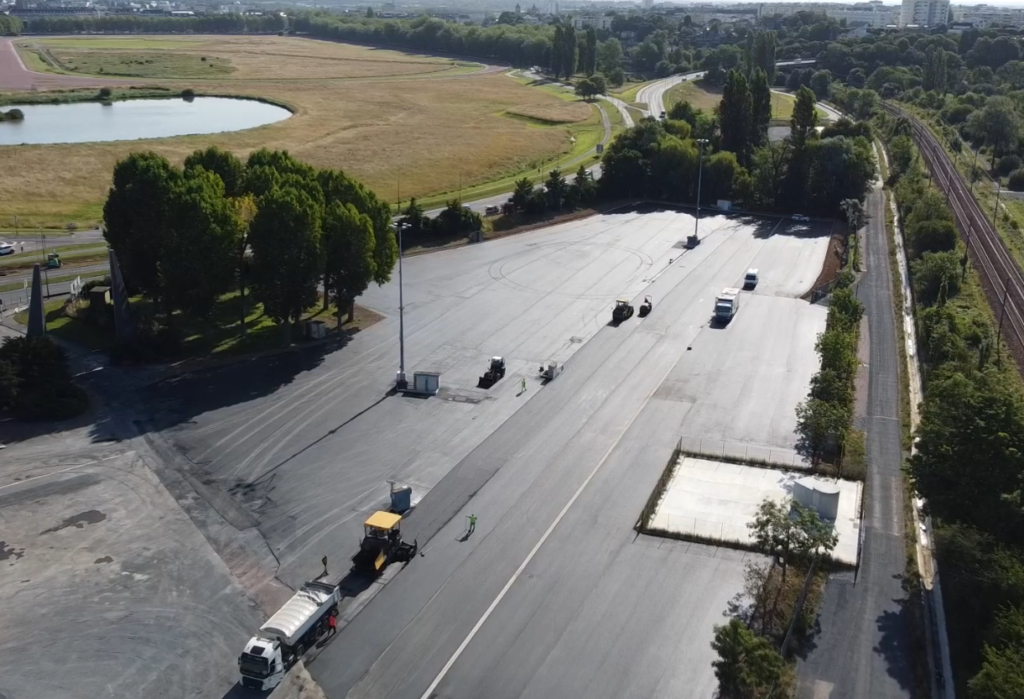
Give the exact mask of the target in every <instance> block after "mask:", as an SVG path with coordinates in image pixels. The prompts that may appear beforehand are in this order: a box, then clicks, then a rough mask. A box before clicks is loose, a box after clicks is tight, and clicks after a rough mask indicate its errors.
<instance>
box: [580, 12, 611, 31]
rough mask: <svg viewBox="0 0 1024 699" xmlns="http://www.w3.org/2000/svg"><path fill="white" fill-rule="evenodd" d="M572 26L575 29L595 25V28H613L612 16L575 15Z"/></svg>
mask: <svg viewBox="0 0 1024 699" xmlns="http://www.w3.org/2000/svg"><path fill="white" fill-rule="evenodd" d="M572 26H573V28H574V29H587V28H589V27H593V28H594V29H611V28H612V18H611V17H605V16H604V15H600V16H598V17H595V16H593V15H590V16H586V17H573V18H572Z"/></svg>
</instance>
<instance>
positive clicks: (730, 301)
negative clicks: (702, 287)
mask: <svg viewBox="0 0 1024 699" xmlns="http://www.w3.org/2000/svg"><path fill="white" fill-rule="evenodd" d="M738 310H740V290H739V289H722V293H720V294H719V295H718V296H717V297H716V298H715V320H717V321H718V322H720V323H728V322H729V321H730V320H732V317H733V316H734V315H736V311H738Z"/></svg>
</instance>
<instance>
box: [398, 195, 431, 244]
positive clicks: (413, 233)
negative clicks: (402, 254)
mask: <svg viewBox="0 0 1024 699" xmlns="http://www.w3.org/2000/svg"><path fill="white" fill-rule="evenodd" d="M398 223H399V225H401V226H404V227H405V228H404V229H403V240H402V242H403V244H404V245H406V246H407V247H408V244H407V243H406V242H405V241H406V240H418V239H420V238H422V237H423V235H424V234H425V233H426V232H427V230H428V229H429V228H430V218H429V217H428V216H427V215H426V214H425V213H424V212H423V207H422V206H420V205H419V203H418V202H417V201H416V198H415V197H413V198H412V199H410V200H409V204H408V206H406V207H405V209H404V210H403V211H402V216H401V218H400V219H399V222H398Z"/></svg>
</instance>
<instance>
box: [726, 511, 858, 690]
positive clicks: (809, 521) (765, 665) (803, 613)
mask: <svg viewBox="0 0 1024 699" xmlns="http://www.w3.org/2000/svg"><path fill="white" fill-rule="evenodd" d="M747 527H748V528H749V530H750V535H751V539H752V540H753V542H754V546H755V548H756V549H757V550H759V551H762V552H763V553H765V554H766V555H768V556H771V560H770V561H768V562H765V563H761V562H750V563H748V564H747V567H746V575H745V584H744V595H745V597H746V599H747V600H749V604H748V605H746V606H737V607H736V608H735V615H734V616H733V617H732V618H731V619H730V620H729V621H728V623H726V624H723V625H720V626H716V627H715V640H714V641H713V642H712V643H711V646H712V648H713V649H714V650H715V652H716V653H717V654H718V659H717V660H716V661H715V662H714V663H713V664H714V668H715V676H716V678H717V679H718V691H719V695H720V696H722V697H731V698H735V699H766V698H767V697H779V696H787V694H788V692H789V690H790V689H791V687H790V684H791V681H792V673H791V672H788V671H787V670H788V667H787V665H786V657H785V656H786V655H788V651H789V650H791V649H793V648H798V647H799V646H800V644H801V643H802V642H803V641H804V640H805V639H806V638H807V636H808V634H809V633H810V631H811V629H812V628H813V623H814V615H815V610H816V609H817V605H818V598H819V596H820V589H821V586H822V584H823V582H824V580H823V576H824V573H823V572H822V571H816V572H815V568H816V565H817V563H816V562H817V561H820V560H821V559H822V558H827V557H828V556H829V555H830V554H831V552H832V550H833V549H834V548H835V546H836V543H837V542H838V536H837V535H836V532H835V529H834V528H833V526H832V525H831V524H829V523H828V522H825V521H824V520H822V519H821V518H820V517H819V516H818V514H817V513H816V512H814V511H813V510H810V509H808V508H806V507H803V506H802V505H800V504H799V503H797V502H796V501H794V500H790V501H787V502H776V501H775V500H773V499H771V498H766V499H765V500H763V501H762V502H761V504H760V505H759V506H758V509H757V514H756V515H755V517H754V519H753V521H751V522H750V524H748V525H747ZM791 629H792V634H791V635H790V630H791ZM787 637H788V639H789V644H788V645H787Z"/></svg>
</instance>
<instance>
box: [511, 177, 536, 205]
mask: <svg viewBox="0 0 1024 699" xmlns="http://www.w3.org/2000/svg"><path fill="white" fill-rule="evenodd" d="M531 194H533V182H530V178H529V177H523V178H522V179H519V180H516V188H515V190H514V191H513V192H512V205H513V206H514V207H515V208H516V211H525V210H526V203H527V202H528V201H529V200H530V195H531Z"/></svg>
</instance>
